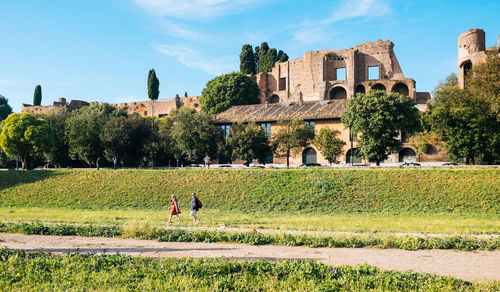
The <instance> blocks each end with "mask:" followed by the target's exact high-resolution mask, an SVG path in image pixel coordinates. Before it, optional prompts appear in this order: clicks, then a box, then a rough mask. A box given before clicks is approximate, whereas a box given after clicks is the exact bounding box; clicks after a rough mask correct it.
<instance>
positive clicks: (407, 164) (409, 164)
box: [399, 162, 421, 167]
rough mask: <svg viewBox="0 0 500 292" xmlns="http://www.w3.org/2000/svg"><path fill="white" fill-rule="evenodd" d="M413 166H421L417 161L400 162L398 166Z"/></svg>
mask: <svg viewBox="0 0 500 292" xmlns="http://www.w3.org/2000/svg"><path fill="white" fill-rule="evenodd" d="M415 166H421V165H420V163H417V162H405V163H403V164H401V165H400V166H399V167H415Z"/></svg>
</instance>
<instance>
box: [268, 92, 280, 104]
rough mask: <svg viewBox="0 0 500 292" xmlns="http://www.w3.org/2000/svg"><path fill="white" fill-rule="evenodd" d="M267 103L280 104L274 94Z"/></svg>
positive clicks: (278, 98)
mask: <svg viewBox="0 0 500 292" xmlns="http://www.w3.org/2000/svg"><path fill="white" fill-rule="evenodd" d="M269 102H270V103H278V102H280V97H279V96H277V95H276V94H274V95H273V96H271V98H270V99H269Z"/></svg>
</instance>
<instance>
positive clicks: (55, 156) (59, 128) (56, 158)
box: [36, 108, 70, 167]
mask: <svg viewBox="0 0 500 292" xmlns="http://www.w3.org/2000/svg"><path fill="white" fill-rule="evenodd" d="M36 116H37V117H38V118H41V119H43V120H45V121H46V122H47V123H48V124H49V125H50V126H51V127H52V129H53V130H54V143H53V144H52V147H50V149H49V151H47V152H45V153H44V155H43V156H45V158H46V160H47V161H48V162H50V163H52V164H54V165H56V166H58V167H62V166H63V165H69V164H70V159H69V154H68V153H69V147H68V143H67V141H66V120H67V119H68V118H69V117H70V113H69V112H68V111H67V109H66V108H57V110H53V111H50V112H47V113H42V114H36Z"/></svg>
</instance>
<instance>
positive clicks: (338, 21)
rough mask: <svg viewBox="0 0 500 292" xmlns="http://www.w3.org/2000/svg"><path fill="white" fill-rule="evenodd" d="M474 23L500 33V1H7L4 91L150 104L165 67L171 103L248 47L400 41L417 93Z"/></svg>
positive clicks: (1, 63)
mask: <svg viewBox="0 0 500 292" xmlns="http://www.w3.org/2000/svg"><path fill="white" fill-rule="evenodd" d="M469 28H483V29H484V30H485V31H486V45H487V46H495V45H496V44H497V40H498V34H500V1H498V0H494V1H480V0H475V1H459V0H455V1H444V0H443V1H427V0H423V1H417V0H415V1H413V0H409V1H395V0H394V1H391V0H335V1H331V0H330V1H322V0H317V1H286V0H283V1H280V0H185V1H182V0H177V1H176V0H85V1H77V0H50V1H39V0H2V1H1V2H0V95H3V96H5V97H6V98H8V99H9V104H11V105H12V107H13V108H14V111H16V112H19V111H20V109H21V104H22V103H32V101H33V91H34V88H35V86H36V85H37V84H41V85H42V91H43V100H42V104H43V105H48V104H52V102H53V101H55V100H56V99H57V98H58V97H66V98H67V99H68V100H70V99H82V100H87V101H100V102H110V103H119V102H130V101H138V100H145V99H147V88H146V79H147V73H148V70H149V69H150V68H155V69H156V73H157V76H158V78H159V79H160V98H171V97H173V96H175V94H177V93H178V94H179V95H183V94H184V92H185V91H187V92H188V94H189V95H199V94H201V91H202V90H203V88H204V87H205V85H206V82H207V81H209V80H210V79H212V78H214V77H215V76H217V75H220V74H223V73H228V72H231V71H237V70H239V53H240V50H241V46H242V45H243V44H245V43H249V44H251V45H252V46H255V45H259V44H260V43H261V42H263V41H267V42H268V43H269V45H270V46H271V47H275V48H277V49H281V50H283V51H285V52H286V53H287V54H288V55H289V56H290V58H297V57H301V56H302V55H303V54H304V52H306V51H310V50H320V49H345V48H349V47H352V46H354V45H357V44H361V43H363V42H364V41H366V40H371V41H375V40H377V39H382V40H385V39H390V40H391V41H392V42H394V44H395V47H394V50H395V52H396V56H397V57H398V60H399V63H400V65H401V67H402V69H403V72H404V74H405V76H406V77H408V78H414V79H415V80H416V82H417V91H431V90H432V89H433V88H434V86H435V85H436V84H437V82H438V81H439V80H441V79H443V78H445V77H446V76H447V75H448V74H449V73H451V72H455V71H456V55H457V38H458V36H459V35H460V34H461V33H462V32H465V31H467V29H469Z"/></svg>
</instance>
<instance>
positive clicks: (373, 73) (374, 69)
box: [368, 66, 380, 80]
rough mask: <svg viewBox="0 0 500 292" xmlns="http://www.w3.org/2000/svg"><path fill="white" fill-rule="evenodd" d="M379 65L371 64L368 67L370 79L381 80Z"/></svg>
mask: <svg viewBox="0 0 500 292" xmlns="http://www.w3.org/2000/svg"><path fill="white" fill-rule="evenodd" d="M379 71H380V70H379V66H370V67H368V80H379V79H380V74H379Z"/></svg>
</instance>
